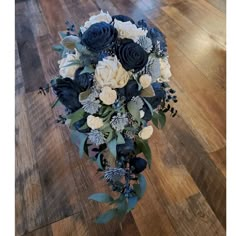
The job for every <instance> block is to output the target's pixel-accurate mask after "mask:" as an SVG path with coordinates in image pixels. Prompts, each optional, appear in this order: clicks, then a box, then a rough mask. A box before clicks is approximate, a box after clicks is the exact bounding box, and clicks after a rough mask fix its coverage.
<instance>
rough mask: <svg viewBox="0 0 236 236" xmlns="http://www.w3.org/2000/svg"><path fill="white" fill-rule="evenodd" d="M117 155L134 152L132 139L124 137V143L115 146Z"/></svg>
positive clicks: (126, 154)
mask: <svg viewBox="0 0 236 236" xmlns="http://www.w3.org/2000/svg"><path fill="white" fill-rule="evenodd" d="M116 150H117V155H118V156H128V155H130V154H133V153H134V140H132V139H129V138H126V139H125V143H124V144H118V145H117V146H116Z"/></svg>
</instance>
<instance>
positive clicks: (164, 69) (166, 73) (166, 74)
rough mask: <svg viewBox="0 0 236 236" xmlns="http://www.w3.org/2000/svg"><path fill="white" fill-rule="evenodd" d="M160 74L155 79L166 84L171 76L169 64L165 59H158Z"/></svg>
mask: <svg viewBox="0 0 236 236" xmlns="http://www.w3.org/2000/svg"><path fill="white" fill-rule="evenodd" d="M160 72H161V76H160V77H159V78H158V79H157V81H158V82H168V81H169V79H170V77H171V76H172V74H171V71H170V64H169V62H168V59H167V58H164V59H162V58H160Z"/></svg>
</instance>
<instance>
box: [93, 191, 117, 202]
mask: <svg viewBox="0 0 236 236" xmlns="http://www.w3.org/2000/svg"><path fill="white" fill-rule="evenodd" d="M88 199H90V200H93V201H96V202H103V203H109V202H113V200H114V199H113V198H112V197H111V196H110V195H109V194H106V193H95V194H92V195H90V196H89V197H88Z"/></svg>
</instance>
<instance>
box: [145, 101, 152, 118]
mask: <svg viewBox="0 0 236 236" xmlns="http://www.w3.org/2000/svg"><path fill="white" fill-rule="evenodd" d="M143 101H144V102H145V103H146V104H147V106H148V108H149V110H150V112H151V114H152V115H153V109H152V106H151V104H150V103H149V102H148V101H147V100H146V99H145V98H143Z"/></svg>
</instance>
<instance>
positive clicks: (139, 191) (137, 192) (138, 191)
mask: <svg viewBox="0 0 236 236" xmlns="http://www.w3.org/2000/svg"><path fill="white" fill-rule="evenodd" d="M133 188H134V191H135V193H136V194H137V196H138V199H141V198H142V196H141V187H140V184H134V185H133Z"/></svg>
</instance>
